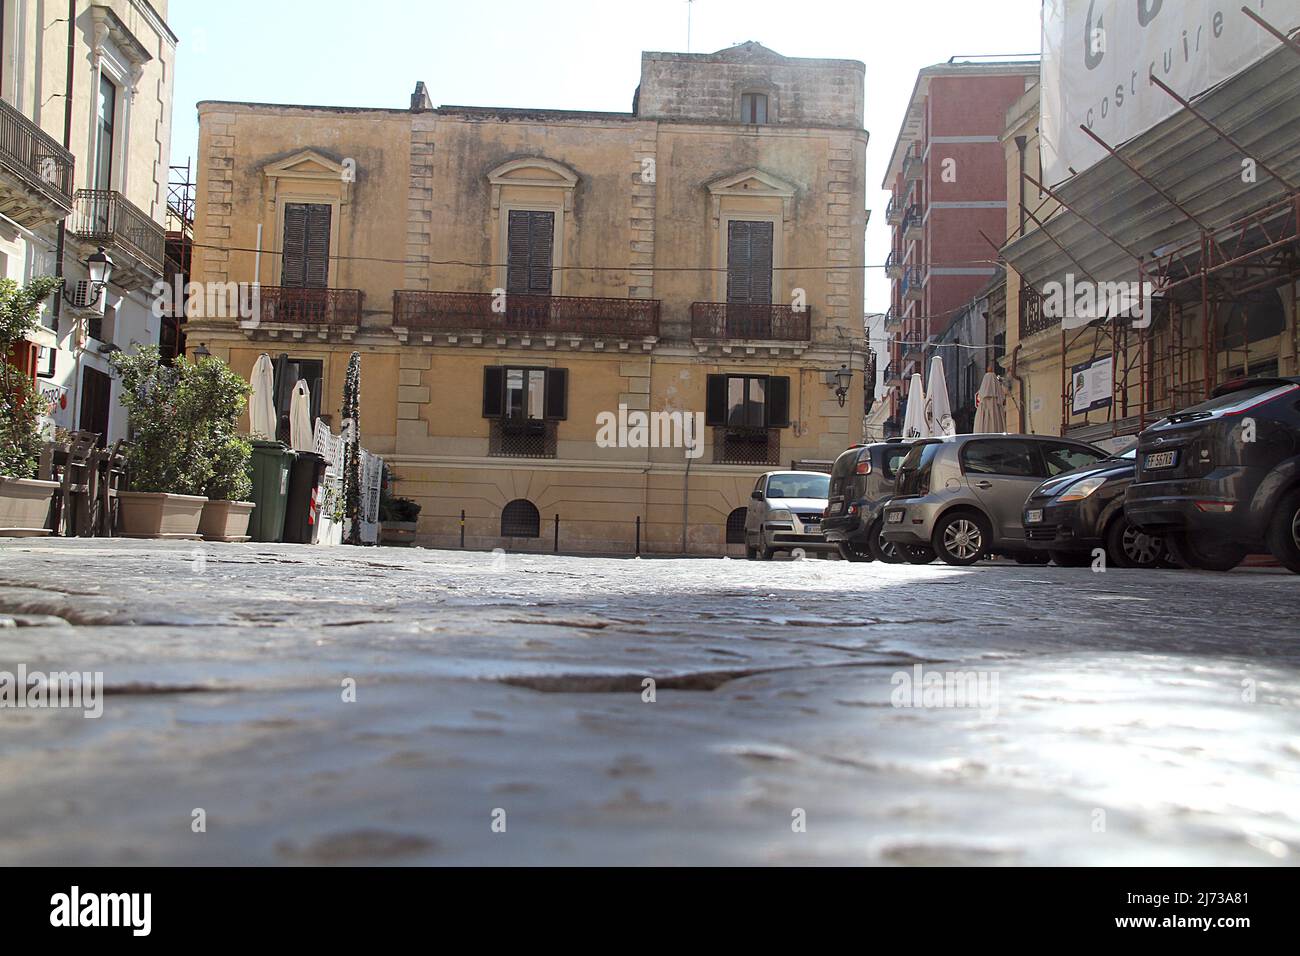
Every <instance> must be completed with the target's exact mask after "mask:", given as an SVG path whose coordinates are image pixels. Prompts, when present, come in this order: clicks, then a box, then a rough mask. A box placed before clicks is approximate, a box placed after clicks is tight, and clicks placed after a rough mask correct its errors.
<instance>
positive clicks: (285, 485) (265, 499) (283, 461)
mask: <svg viewBox="0 0 1300 956" xmlns="http://www.w3.org/2000/svg"><path fill="white" fill-rule="evenodd" d="M292 467H293V452H292V451H290V450H289V449H288V448H286V447H285V446H284V445H282V444H281V443H280V442H278V441H255V442H253V494H252V498H253V504H254V505H255V507H254V508H253V517H252V519H251V520H250V521H249V525H248V533H249V534H250V535H251V536H252V538H253V540H254V541H279V540H280V539H281V537H282V536H283V535H284V509H285V505H286V503H287V502H288V500H289V470H290V469H291V468H292Z"/></svg>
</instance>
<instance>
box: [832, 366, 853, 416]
mask: <svg viewBox="0 0 1300 956" xmlns="http://www.w3.org/2000/svg"><path fill="white" fill-rule="evenodd" d="M852 384H853V370H852V369H850V368H849V367H848V366H847V365H841V366H840V370H839V371H838V372H836V373H835V400H836V401H838V402H839V403H840V408H843V407H844V403H845V401H847V400H848V397H849V386H850V385H852Z"/></svg>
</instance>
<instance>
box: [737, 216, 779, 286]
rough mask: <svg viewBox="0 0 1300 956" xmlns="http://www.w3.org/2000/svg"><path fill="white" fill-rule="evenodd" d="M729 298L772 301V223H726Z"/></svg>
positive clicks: (741, 221)
mask: <svg viewBox="0 0 1300 956" xmlns="http://www.w3.org/2000/svg"><path fill="white" fill-rule="evenodd" d="M727 301H728V302H734V303H737V304H742V305H747V304H752V305H770V304H771V303H772V223H770V222H750V221H748V220H743V219H735V220H732V221H731V222H729V223H727Z"/></svg>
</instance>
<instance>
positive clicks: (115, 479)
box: [91, 438, 127, 538]
mask: <svg viewBox="0 0 1300 956" xmlns="http://www.w3.org/2000/svg"><path fill="white" fill-rule="evenodd" d="M126 447H127V443H126V441H125V440H123V439H120V438H119V439H118V440H117V442H116V443H115V444H114V445H113V447H112V449H103V448H101V449H98V450H97V451H96V452H95V461H94V464H93V466H92V468H91V472H92V474H93V475H94V481H95V486H96V487H95V506H94V516H93V518H92V520H91V529H92V530H91V533H92V534H94V535H96V536H97V537H103V538H111V537H113V534H114V532H115V531H116V530H117V527H118V498H117V496H118V492H120V491H125V490H126V451H125V449H126Z"/></svg>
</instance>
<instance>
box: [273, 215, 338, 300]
mask: <svg viewBox="0 0 1300 956" xmlns="http://www.w3.org/2000/svg"><path fill="white" fill-rule="evenodd" d="M332 211H333V210H332V209H331V207H330V205H329V203H309V202H291V203H285V206H284V239H283V241H282V243H281V248H282V252H281V257H280V285H282V286H288V287H290V288H293V289H325V288H328V287H329V274H330V215H331V213H332Z"/></svg>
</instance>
